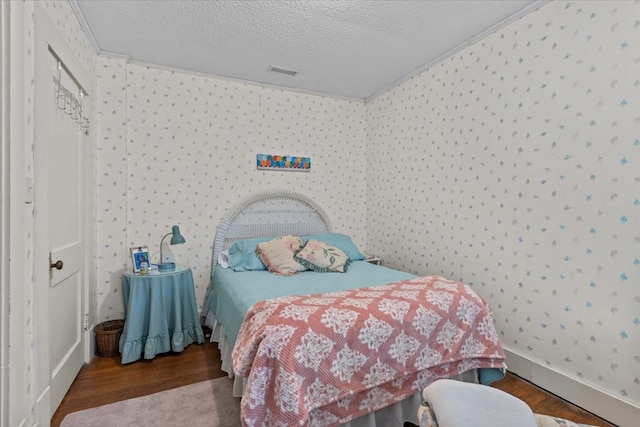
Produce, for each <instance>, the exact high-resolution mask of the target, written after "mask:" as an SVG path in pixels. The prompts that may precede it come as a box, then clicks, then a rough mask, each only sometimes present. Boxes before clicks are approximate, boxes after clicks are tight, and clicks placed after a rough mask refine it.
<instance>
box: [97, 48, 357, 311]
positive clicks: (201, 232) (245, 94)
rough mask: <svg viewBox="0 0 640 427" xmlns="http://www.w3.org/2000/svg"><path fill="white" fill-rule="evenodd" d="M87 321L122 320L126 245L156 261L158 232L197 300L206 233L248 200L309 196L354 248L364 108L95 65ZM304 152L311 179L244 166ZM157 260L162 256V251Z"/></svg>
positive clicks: (121, 64)
mask: <svg viewBox="0 0 640 427" xmlns="http://www.w3.org/2000/svg"><path fill="white" fill-rule="evenodd" d="M97 73H98V91H99V92H98V93H99V105H98V141H97V150H98V166H97V168H98V172H97V173H98V238H97V240H98V253H97V257H98V260H97V263H98V289H97V292H98V296H97V299H98V321H102V320H104V319H109V318H121V317H122V316H123V312H122V311H123V307H122V296H121V294H120V273H121V271H122V269H123V268H130V267H129V266H128V265H129V247H131V246H137V245H148V246H149V249H150V252H151V257H152V261H154V262H157V261H158V258H159V244H160V239H161V238H162V236H163V235H164V234H166V233H168V232H169V231H171V225H173V224H178V225H179V226H180V230H181V232H182V234H183V235H184V236H185V238H186V243H185V244H183V245H176V246H170V250H171V253H172V254H173V256H174V257H175V260H176V262H178V263H186V264H189V265H191V267H192V269H193V273H194V280H195V285H196V298H197V300H198V302H199V303H200V304H201V303H202V301H203V300H204V295H205V291H206V288H207V286H208V284H209V274H210V263H211V248H212V245H213V239H214V236H215V231H216V227H217V225H218V223H219V222H220V219H221V218H222V217H223V216H224V214H225V212H226V210H227V209H229V208H230V207H231V206H233V205H234V204H235V203H236V202H238V201H239V200H240V199H242V198H244V197H246V196H248V195H249V194H251V193H253V192H256V191H260V190H265V189H275V188H282V189H290V190H295V191H298V192H301V193H303V194H305V195H308V196H310V197H313V198H314V199H316V200H317V201H318V203H320V205H321V206H322V207H323V208H324V209H325V210H326V211H327V212H329V213H330V216H331V221H332V224H333V226H334V228H335V229H336V230H338V231H342V232H345V233H348V234H350V235H351V236H353V237H354V240H355V241H357V242H358V243H359V244H360V245H361V246H364V245H365V244H366V240H365V238H366V235H365V224H366V211H365V210H366V168H365V162H366V157H365V156H364V153H365V148H366V147H365V141H366V139H365V136H366V133H365V123H366V121H365V104H364V103H363V102H359V101H349V100H339V99H334V98H329V97H322V96H317V95H307V94H300V93H294V92H291V91H287V90H281V89H274V88H268V87H262V86H259V85H253V84H246V83H240V82H234V81H227V80H222V79H219V78H213V77H207V76H200V75H193V74H186V73H181V72H177V71H167V70H160V69H155V68H149V67H145V66H140V65H133V64H128V63H126V62H125V61H123V60H120V59H114V58H105V57H99V58H98V70H97ZM259 153H272V154H284V155H300V156H308V157H311V161H312V171H311V172H308V173H307V172H280V171H262V170H257V169H256V154H259ZM165 254H166V252H165Z"/></svg>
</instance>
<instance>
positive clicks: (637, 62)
mask: <svg viewBox="0 0 640 427" xmlns="http://www.w3.org/2000/svg"><path fill="white" fill-rule="evenodd" d="M639 76H640V3H638V2H568V3H561V2H551V3H549V4H547V5H545V6H543V7H542V8H541V9H540V10H538V11H536V12H534V13H531V14H529V15H527V16H526V17H524V18H522V19H520V20H518V21H516V22H514V23H513V24H512V25H510V26H508V27H506V28H505V29H503V30H500V31H498V32H496V33H495V34H493V35H491V36H489V37H487V38H485V39H483V40H481V41H480V42H478V43H476V44H475V45H473V46H470V47H469V48H467V49H465V50H463V51H461V52H459V53H457V54H455V55H453V56H451V57H450V58H447V59H445V60H444V61H442V62H441V63H439V64H437V65H435V66H433V67H431V68H430V69H429V70H426V71H425V72H423V73H422V74H420V75H418V76H416V77H414V78H412V79H411V80H409V81H407V82H405V83H404V84H402V85H400V86H399V87H397V88H395V89H393V90H391V91H390V92H388V93H386V94H384V95H382V96H381V97H379V98H378V99H376V100H375V101H373V102H371V103H369V104H368V105H367V112H368V113H369V118H368V122H369V127H368V131H369V143H370V146H371V150H372V154H371V157H372V162H373V163H372V164H375V169H376V173H372V174H371V175H370V177H371V178H370V180H371V186H372V187H373V188H375V189H376V196H377V197H375V198H371V199H370V202H369V208H368V217H369V223H368V227H367V230H368V238H369V242H370V250H371V251H373V252H375V253H377V254H378V255H381V256H382V257H383V258H384V259H385V261H388V262H389V263H390V264H391V265H392V266H394V267H397V268H400V269H405V270H409V271H412V272H415V273H418V274H429V273H437V274H443V275H446V276H450V277H452V278H455V279H459V280H462V281H464V282H467V283H470V284H472V285H473V286H474V288H475V289H476V290H477V291H478V292H479V293H480V294H481V295H483V297H484V298H486V299H487V300H488V301H489V303H490V304H491V306H492V307H493V309H494V313H495V317H496V322H497V325H498V328H499V331H500V333H501V338H502V340H503V343H504V344H505V346H506V347H508V348H510V349H513V350H515V351H517V352H519V353H521V354H524V355H526V356H527V357H529V358H530V359H533V360H538V361H540V362H541V363H542V364H545V365H547V366H549V367H550V368H552V369H555V370H558V371H561V372H564V373H565V374H566V375H568V376H571V377H577V378H580V379H582V380H583V381H585V382H587V383H590V384H593V385H595V386H596V387H599V388H603V389H606V390H607V391H610V392H611V393H612V394H614V395H617V396H619V397H622V398H624V399H628V400H631V401H633V402H640V320H639V319H638V318H639V314H638V313H640V262H639V261H638V260H639V259H640V237H639V236H640V202H639V200H640V142H639V141H640V77H639ZM382 159H384V161H382ZM399 182H403V183H404V185H403V186H402V190H401V191H399V188H398V187H399V186H398V183H399ZM376 230H379V231H380V232H379V234H376ZM386 230H393V231H392V232H387V231H386ZM376 237H378V238H376Z"/></svg>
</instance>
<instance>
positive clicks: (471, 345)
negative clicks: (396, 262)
mask: <svg viewBox="0 0 640 427" xmlns="http://www.w3.org/2000/svg"><path fill="white" fill-rule="evenodd" d="M233 366H234V372H235V374H236V375H239V376H241V377H244V378H247V379H248V382H247V386H246V389H245V391H244V395H243V398H242V404H241V407H242V409H241V411H242V422H243V425H246V426H296V425H309V426H334V425H338V424H341V423H345V422H347V421H349V420H351V419H354V418H357V417H359V416H362V415H364V414H366V413H370V412H373V411H376V410H378V409H380V408H383V407H385V406H389V405H391V404H393V403H396V402H399V401H401V400H403V399H405V398H407V397H408V396H410V395H412V394H415V393H417V392H419V391H422V389H423V388H424V387H426V386H427V385H429V384H430V383H431V382H433V381H435V380H436V379H439V378H450V377H453V376H455V375H458V374H461V373H462V372H465V371H467V370H470V369H474V368H500V369H503V367H504V352H503V350H502V346H501V345H500V342H499V340H498V335H497V333H496V330H495V328H494V322H493V315H492V313H491V309H490V308H489V306H488V305H487V304H486V303H485V302H484V301H483V300H482V299H481V298H480V297H479V296H478V295H477V294H476V293H475V292H474V291H473V290H471V288H469V287H468V286H467V285H464V284H462V283H459V282H455V281H452V280H448V279H445V278H443V277H440V276H426V277H419V278H415V279H411V280H404V281H400V282H395V283H390V284H388V285H383V286H373V287H368V288H361V289H356V290H351V291H340V292H332V293H326V294H319V295H311V296H288V297H281V298H274V299H271V300H267V301H262V302H259V303H257V304H255V305H254V306H253V307H252V308H251V310H249V312H248V313H247V315H246V316H245V319H244V322H243V323H242V326H241V328H240V332H239V335H238V339H237V341H236V345H235V347H234V350H233Z"/></svg>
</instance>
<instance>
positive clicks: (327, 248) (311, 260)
mask: <svg viewBox="0 0 640 427" xmlns="http://www.w3.org/2000/svg"><path fill="white" fill-rule="evenodd" d="M293 259H295V260H296V261H298V262H299V263H300V264H302V265H304V266H305V267H307V268H308V269H309V270H313V271H317V272H318V273H346V272H347V267H348V266H349V263H351V260H350V259H349V257H348V256H347V254H345V253H344V252H342V251H341V250H340V249H338V248H336V247H335V246H331V245H330V244H328V243H325V242H321V241H320V240H314V239H310V240H309V241H308V242H307V243H306V244H305V245H304V247H303V248H302V249H300V250H299V251H297V252H296V253H295V255H294V256H293Z"/></svg>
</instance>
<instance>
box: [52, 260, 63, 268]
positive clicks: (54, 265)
mask: <svg viewBox="0 0 640 427" xmlns="http://www.w3.org/2000/svg"><path fill="white" fill-rule="evenodd" d="M63 265H64V264H63V262H62V260H58V261H56V262H52V263H51V264H49V268H55V269H56V270H62V266H63Z"/></svg>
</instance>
